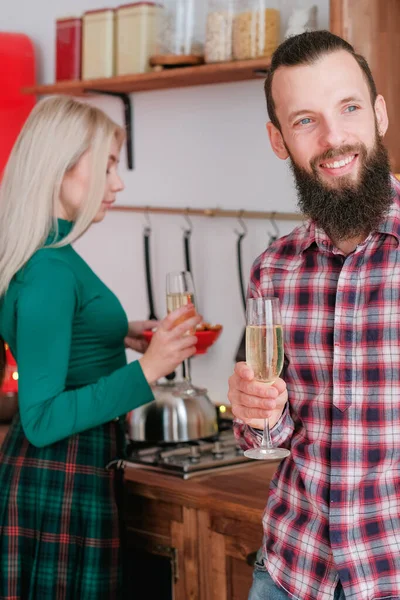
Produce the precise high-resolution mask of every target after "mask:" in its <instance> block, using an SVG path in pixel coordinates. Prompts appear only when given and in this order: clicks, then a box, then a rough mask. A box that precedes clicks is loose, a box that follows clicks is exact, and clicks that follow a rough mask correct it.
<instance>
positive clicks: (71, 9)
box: [0, 0, 329, 401]
mask: <svg viewBox="0 0 400 600" xmlns="http://www.w3.org/2000/svg"><path fill="white" fill-rule="evenodd" d="M285 1H286V0H285ZM197 2H198V5H197V7H198V15H199V21H198V22H199V32H201V29H202V28H201V25H202V22H203V21H202V19H203V17H204V12H205V0H197ZM120 3H121V0H108V3H107V5H108V6H116V5H119V4H120ZM315 3H316V4H318V6H319V26H320V27H328V25H329V16H328V12H329V0H315ZM101 6H102V4H101V2H100V1H99V0H55V1H54V0H35V2H32V0H14V2H11V3H8V6H7V12H5V11H3V14H2V17H1V21H0V27H1V29H2V30H8V31H20V32H24V33H26V34H28V35H29V36H31V38H32V39H33V41H34V42H35V45H36V48H37V56H38V81H40V82H43V83H50V82H52V81H53V79H54V77H53V73H54V31H55V26H54V21H55V19H56V17H60V16H64V15H69V14H80V13H81V12H83V11H84V10H89V9H93V8H99V7H101ZM132 100H133V103H134V112H135V124H134V127H135V130H134V140H135V162H136V164H135V170H134V171H127V170H126V167H125V153H124V154H123V157H122V164H121V174H122V176H123V178H124V181H125V184H126V189H125V191H124V192H123V193H122V194H121V195H120V199H119V203H121V204H130V205H135V204H138V205H149V206H152V205H155V206H156V205H157V206H182V207H187V206H190V207H200V208H206V207H216V206H218V207H221V208H233V209H247V210H276V211H287V212H289V211H290V212H291V211H294V210H295V208H296V202H295V194H294V189H293V186H292V180H291V175H290V173H289V171H288V169H287V167H286V165H285V164H284V163H282V162H281V161H279V160H278V159H277V158H276V157H275V156H274V155H273V153H272V151H271V149H270V147H269V143H268V139H267V135H266V132H265V121H266V118H267V117H266V110H265V100H264V96H263V89H262V80H260V81H254V82H244V83H231V84H224V85H212V86H202V87H195V88H186V89H181V90H179V89H178V90H167V91H157V92H147V93H139V94H135V95H134V96H133V97H132ZM93 102H95V103H96V105H98V106H100V107H102V108H103V109H104V110H106V111H107V112H108V113H109V114H110V115H111V116H112V117H113V118H115V119H116V120H117V121H118V122H122V108H121V106H120V105H119V102H118V101H117V100H114V99H108V98H96V99H95V100H94V101H93ZM192 222H193V228H194V229H193V234H192V263H193V272H194V277H195V285H196V289H197V293H198V305H199V308H200V310H201V312H202V314H203V316H204V318H205V319H206V320H207V321H211V322H212V323H217V322H219V323H222V324H223V326H224V331H223V333H222V336H221V338H220V340H219V341H218V342H217V343H216V345H215V346H214V347H213V348H212V349H211V350H210V352H209V353H208V354H207V355H205V356H199V357H196V358H195V359H194V360H193V361H192V377H193V380H194V383H196V384H199V385H204V386H206V387H207V388H208V390H209V393H210V396H211V397H212V398H213V399H214V400H215V401H225V399H226V391H227V379H228V377H229V375H230V374H231V371H232V368H233V365H234V355H235V353H236V349H237V346H238V344H239V341H240V338H241V332H242V328H243V325H244V316H243V311H242V306H241V301H240V296H239V287H238V279H237V272H236V256H235V248H236V239H237V238H236V235H235V233H234V229H235V228H236V227H237V223H236V221H235V220H233V219H215V220H213V219H210V218H208V219H206V218H193V219H192ZM151 223H152V230H153V235H152V248H151V249H152V263H153V287H154V291H155V295H156V311H157V313H158V314H159V315H164V314H165V305H164V298H165V295H164V283H165V274H166V273H167V271H169V270H176V269H181V268H183V242H182V230H181V228H182V226H184V225H185V221H184V219H183V218H182V217H170V216H162V215H158V216H151ZM144 224H145V219H144V217H142V216H141V215H139V214H136V213H110V214H109V215H108V216H107V218H106V220H105V221H104V222H103V223H101V224H99V225H96V226H94V227H93V228H92V229H91V230H90V231H89V232H88V233H87V234H86V235H85V236H84V238H83V239H82V240H80V241H79V243H78V244H77V249H78V250H79V251H80V252H81V254H82V255H83V256H84V258H85V259H86V260H87V261H88V262H89V264H90V265H91V266H92V268H93V269H94V270H95V271H96V272H97V273H98V275H99V276H100V277H101V278H102V279H103V280H104V281H105V282H106V283H107V284H108V285H109V286H110V287H111V288H112V289H113V290H114V291H115V292H116V293H117V295H118V296H119V298H120V299H121V301H122V304H123V305H124V307H125V309H126V311H127V313H128V316H129V318H131V319H134V318H144V317H146V316H147V312H148V308H147V302H146V291H145V279H144V268H143V242H142V233H143V226H144ZM279 225H280V231H281V233H282V234H284V233H287V232H288V231H290V229H292V227H293V226H294V225H296V223H283V224H282V223H280V224H279ZM247 226H248V230H249V233H248V237H247V238H246V239H245V240H244V242H243V251H244V267H245V273H246V278H247V276H248V273H249V269H250V266H251V263H252V261H253V259H254V258H255V257H256V256H257V255H258V254H259V253H260V252H262V251H263V249H264V248H265V246H266V243H267V241H268V232H269V231H271V229H272V228H271V226H270V224H269V223H268V222H266V221H258V222H255V221H248V222H247ZM134 356H135V355H134V354H133V353H131V356H130V358H134Z"/></svg>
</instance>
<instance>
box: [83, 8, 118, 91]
mask: <svg viewBox="0 0 400 600" xmlns="http://www.w3.org/2000/svg"><path fill="white" fill-rule="evenodd" d="M114 30H115V20H114V9H112V8H104V9H101V10H89V11H87V12H85V13H84V15H83V52H82V78H83V79H97V78H101V77H112V76H113V75H114V71H115V69H114V62H115V57H114V44H115V35H114Z"/></svg>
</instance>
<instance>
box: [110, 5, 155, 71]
mask: <svg viewBox="0 0 400 600" xmlns="http://www.w3.org/2000/svg"><path fill="white" fill-rule="evenodd" d="M162 10H163V8H162V6H161V5H160V4H155V3H153V2H135V3H133V4H125V5H122V6H119V7H118V8H117V10H116V24H117V26H116V36H117V43H116V71H117V75H128V74H130V73H145V72H146V71H150V69H151V67H150V65H149V58H150V56H152V55H153V54H155V53H156V48H157V33H158V28H159V19H160V13H161V11H162Z"/></svg>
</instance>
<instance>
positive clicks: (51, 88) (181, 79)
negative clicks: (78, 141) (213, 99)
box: [22, 58, 270, 96]
mask: <svg viewBox="0 0 400 600" xmlns="http://www.w3.org/2000/svg"><path fill="white" fill-rule="evenodd" d="M269 64H270V60H269V59H268V58H262V59H256V60H242V61H236V62H228V63H218V64H209V65H200V66H196V67H181V68H176V69H166V70H164V71H160V72H152V73H143V74H139V75H119V76H117V77H109V78H106V79H90V80H86V81H65V82H61V83H55V84H52V85H37V86H34V87H29V88H23V90H22V91H23V93H24V94H35V95H40V96H41V95H43V96H44V95H47V94H70V95H73V96H81V95H84V94H86V93H90V91H91V90H96V91H99V92H100V91H104V92H117V93H123V94H130V93H133V92H147V91H150V90H164V89H169V88H180V87H190V86H195V85H209V84H215V83H230V82H234V81H249V80H251V79H257V78H260V77H263V76H265V73H266V70H267V69H268V67H269Z"/></svg>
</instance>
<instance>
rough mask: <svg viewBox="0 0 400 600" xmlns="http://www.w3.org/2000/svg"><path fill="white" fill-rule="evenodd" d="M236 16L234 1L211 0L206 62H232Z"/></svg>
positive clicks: (207, 28)
mask: <svg viewBox="0 0 400 600" xmlns="http://www.w3.org/2000/svg"><path fill="white" fill-rule="evenodd" d="M234 14H235V2H234V0H209V2H208V12H207V25H206V43H205V48H204V54H205V60H206V62H208V63H215V62H221V61H230V60H232V27H233V19H234Z"/></svg>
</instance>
